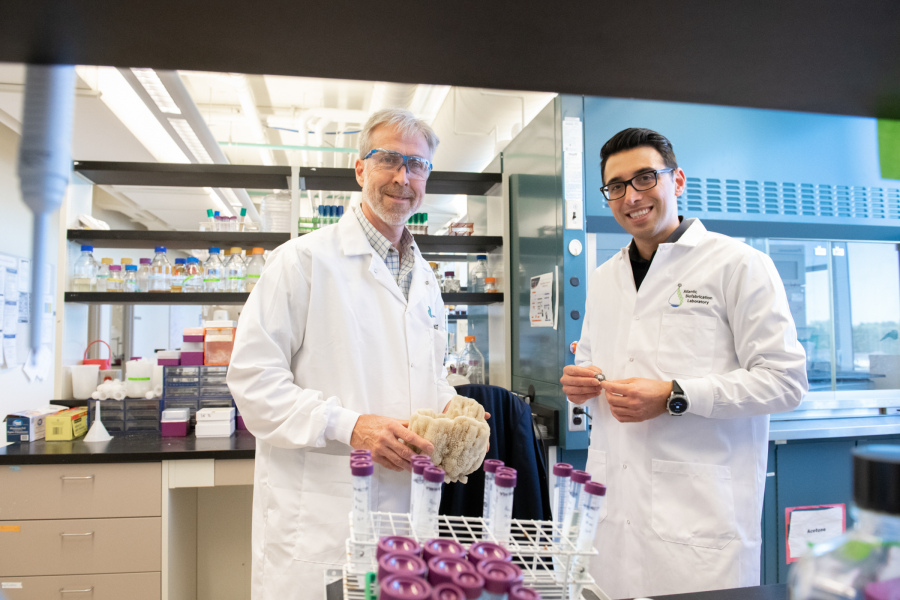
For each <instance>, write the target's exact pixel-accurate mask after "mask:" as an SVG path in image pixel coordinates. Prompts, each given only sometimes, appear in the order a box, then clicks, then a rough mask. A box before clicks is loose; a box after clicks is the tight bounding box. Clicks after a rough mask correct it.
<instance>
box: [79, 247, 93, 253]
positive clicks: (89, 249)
mask: <svg viewBox="0 0 900 600" xmlns="http://www.w3.org/2000/svg"><path fill="white" fill-rule="evenodd" d="M81 251H82V252H93V251H94V247H93V246H82V247H81Z"/></svg>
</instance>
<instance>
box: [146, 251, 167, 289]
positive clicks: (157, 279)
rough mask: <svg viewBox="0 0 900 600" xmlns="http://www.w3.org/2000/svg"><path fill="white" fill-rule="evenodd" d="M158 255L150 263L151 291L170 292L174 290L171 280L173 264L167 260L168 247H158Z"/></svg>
mask: <svg viewBox="0 0 900 600" xmlns="http://www.w3.org/2000/svg"><path fill="white" fill-rule="evenodd" d="M155 252H156V255H155V256H154V257H153V261H152V262H151V263H150V289H149V291H151V292H168V291H171V289H172V284H171V283H169V278H170V277H171V276H172V263H170V262H169V259H168V258H166V247H165V246H157V247H156V250H155Z"/></svg>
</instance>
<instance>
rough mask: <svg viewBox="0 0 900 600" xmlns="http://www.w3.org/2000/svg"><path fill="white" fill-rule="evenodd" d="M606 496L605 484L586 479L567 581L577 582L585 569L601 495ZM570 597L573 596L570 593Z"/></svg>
mask: <svg viewBox="0 0 900 600" xmlns="http://www.w3.org/2000/svg"><path fill="white" fill-rule="evenodd" d="M604 496H606V486H605V485H603V484H602V483H597V482H596V481H588V482H587V483H585V484H584V493H583V494H582V495H581V507H580V511H579V512H580V513H581V522H580V523H579V524H578V535H577V538H576V541H575V550H576V551H577V552H579V554H576V555H575V558H574V560H573V561H572V572H571V577H569V581H573V582H577V581H578V580H580V579H581V578H582V577H584V573H585V572H586V571H587V567H588V556H587V554H586V553H587V552H590V551H591V546H592V545H593V543H594V536H595V535H596V534H597V525H598V523H599V522H600V509H601V508H602V507H603V497H604ZM570 596H571V597H573V598H574V597H575V596H574V595H571V594H570Z"/></svg>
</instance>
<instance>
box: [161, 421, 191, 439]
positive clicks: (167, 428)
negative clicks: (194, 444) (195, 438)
mask: <svg viewBox="0 0 900 600" xmlns="http://www.w3.org/2000/svg"><path fill="white" fill-rule="evenodd" d="M160 426H161V429H160V435H161V436H162V437H185V436H186V435H187V432H188V422H187V421H163V422H162V423H160Z"/></svg>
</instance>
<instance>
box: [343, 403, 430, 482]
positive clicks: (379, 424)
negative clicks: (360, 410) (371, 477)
mask: <svg viewBox="0 0 900 600" xmlns="http://www.w3.org/2000/svg"><path fill="white" fill-rule="evenodd" d="M408 426H409V421H401V420H400V419H392V418H390V417H382V416H380V415H360V417H359V419H357V420H356V426H355V427H354V428H353V433H352V434H351V435H350V445H351V446H353V448H354V449H356V450H369V451H371V452H372V460H373V461H375V462H377V463H378V464H379V465H381V466H382V467H385V468H387V469H390V470H391V471H403V470H406V471H409V470H410V463H409V461H410V459H411V458H412V457H413V454H415V452H413V451H412V449H411V448H410V447H409V446H407V445H406V444H404V443H403V442H404V441H405V442H407V443H409V444H412V445H413V446H415V447H416V448H419V449H420V450H421V451H422V453H423V454H427V455H429V456H431V453H432V452H434V445H433V444H432V443H431V442H429V441H428V440H426V439H425V438H423V437H420V436H418V435H416V434H414V433H413V432H412V431H410V430H409V429H407V427H408ZM401 440H402V441H401Z"/></svg>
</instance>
